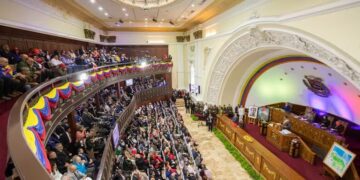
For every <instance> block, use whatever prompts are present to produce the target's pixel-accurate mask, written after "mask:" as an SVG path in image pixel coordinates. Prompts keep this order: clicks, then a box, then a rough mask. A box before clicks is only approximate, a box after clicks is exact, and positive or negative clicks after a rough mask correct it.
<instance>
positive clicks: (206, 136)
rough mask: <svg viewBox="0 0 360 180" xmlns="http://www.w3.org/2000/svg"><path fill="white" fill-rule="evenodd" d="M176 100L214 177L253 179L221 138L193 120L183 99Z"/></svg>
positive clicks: (186, 124)
mask: <svg viewBox="0 0 360 180" xmlns="http://www.w3.org/2000/svg"><path fill="white" fill-rule="evenodd" d="M176 101H177V102H176V105H177V106H178V109H179V113H180V114H181V115H182V117H183V119H184V122H185V126H186V127H187V128H188V130H189V132H190V134H191V136H192V137H193V139H194V140H195V141H196V142H197V143H198V144H199V146H198V149H199V151H200V153H201V155H202V157H203V162H204V164H205V165H206V167H207V168H208V169H209V170H210V171H211V173H212V175H213V179H215V180H217V179H224V180H225V179H226V180H227V179H229V180H230V179H231V180H235V179H236V180H245V179H246V180H247V179H251V178H250V176H249V175H248V174H247V172H246V171H245V170H244V169H243V168H242V167H241V165H240V163H239V162H237V161H236V160H235V158H234V157H233V156H232V155H231V154H230V153H229V152H228V151H227V150H226V149H225V146H224V145H223V144H222V143H221V142H220V140H219V139H218V138H217V137H216V136H215V135H214V134H213V133H210V132H208V130H207V127H206V126H200V127H198V122H196V121H193V120H192V119H191V117H190V115H189V114H186V113H185V108H184V106H183V100H182V99H177V100H176Z"/></svg>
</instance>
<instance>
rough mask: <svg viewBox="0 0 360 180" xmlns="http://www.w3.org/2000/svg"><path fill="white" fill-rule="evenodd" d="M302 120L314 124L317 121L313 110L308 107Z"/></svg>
mask: <svg viewBox="0 0 360 180" xmlns="http://www.w3.org/2000/svg"><path fill="white" fill-rule="evenodd" d="M302 118H303V119H305V120H306V121H308V122H310V123H312V122H313V121H314V119H315V113H314V111H313V110H312V108H310V107H307V108H306V110H305V113H304V116H303V117H302Z"/></svg>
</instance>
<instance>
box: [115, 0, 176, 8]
mask: <svg viewBox="0 0 360 180" xmlns="http://www.w3.org/2000/svg"><path fill="white" fill-rule="evenodd" d="M118 1H120V2H122V3H125V4H127V5H130V6H135V7H139V8H142V9H150V8H158V7H161V6H165V5H168V4H171V3H173V2H175V1H176V0H118Z"/></svg>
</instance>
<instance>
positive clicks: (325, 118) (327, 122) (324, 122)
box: [321, 116, 330, 128]
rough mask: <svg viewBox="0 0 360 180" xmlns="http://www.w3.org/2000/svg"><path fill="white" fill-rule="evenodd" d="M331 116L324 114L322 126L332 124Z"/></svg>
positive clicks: (326, 126)
mask: <svg viewBox="0 0 360 180" xmlns="http://www.w3.org/2000/svg"><path fill="white" fill-rule="evenodd" d="M329 119H330V117H327V116H323V119H322V120H321V127H324V128H328V127H329V125H330V120H329Z"/></svg>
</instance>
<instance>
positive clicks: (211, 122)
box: [206, 114, 214, 131]
mask: <svg viewBox="0 0 360 180" xmlns="http://www.w3.org/2000/svg"><path fill="white" fill-rule="evenodd" d="M213 123H214V118H213V116H212V115H211V114H209V116H208V118H207V120H206V124H207V126H208V131H212V129H213Z"/></svg>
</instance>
